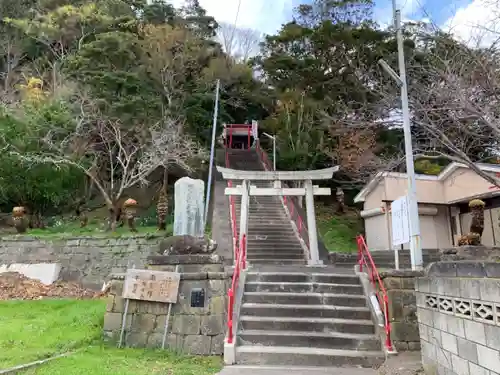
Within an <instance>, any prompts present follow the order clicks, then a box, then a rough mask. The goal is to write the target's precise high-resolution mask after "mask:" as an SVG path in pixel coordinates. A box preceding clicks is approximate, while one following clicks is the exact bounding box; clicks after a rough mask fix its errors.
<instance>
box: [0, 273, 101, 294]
mask: <svg viewBox="0 0 500 375" xmlns="http://www.w3.org/2000/svg"><path fill="white" fill-rule="evenodd" d="M102 296H103V293H101V292H96V291H95V290H90V289H84V288H82V287H80V286H79V285H77V284H75V283H66V282H56V283H54V284H52V285H45V284H43V283H41V282H40V281H38V280H33V279H30V278H28V277H26V276H23V275H21V274H19V273H17V272H6V273H2V274H0V301H6V300H12V299H17V300H36V299H44V298H76V299H92V298H100V297H102Z"/></svg>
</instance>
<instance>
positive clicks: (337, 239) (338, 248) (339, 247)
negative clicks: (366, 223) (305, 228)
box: [316, 204, 363, 253]
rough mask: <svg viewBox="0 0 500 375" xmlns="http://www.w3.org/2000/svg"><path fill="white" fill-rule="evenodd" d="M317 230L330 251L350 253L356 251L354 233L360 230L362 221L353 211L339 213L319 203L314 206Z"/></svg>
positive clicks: (356, 233)
mask: <svg viewBox="0 0 500 375" xmlns="http://www.w3.org/2000/svg"><path fill="white" fill-rule="evenodd" d="M316 217H317V220H318V231H319V234H320V236H321V239H322V240H323V243H324V244H325V246H326V248H327V249H328V250H329V251H331V252H343V253H351V252H356V251H357V246H356V235H358V234H359V233H361V232H362V229H363V223H362V221H361V220H360V219H359V217H358V215H357V213H356V212H354V211H347V212H346V213H345V214H343V215H340V214H337V213H335V212H334V211H333V209H332V208H331V207H326V206H324V205H321V204H319V205H318V206H317V207H316Z"/></svg>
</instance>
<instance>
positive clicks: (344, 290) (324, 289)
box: [245, 282, 363, 294]
mask: <svg viewBox="0 0 500 375" xmlns="http://www.w3.org/2000/svg"><path fill="white" fill-rule="evenodd" d="M245 292H295V293H299V292H302V293H333V294H362V293H363V287H362V286H361V285H360V284H331V283H312V282H304V283H286V282H284V283H269V282H247V283H245Z"/></svg>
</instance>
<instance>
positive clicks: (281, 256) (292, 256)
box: [247, 249, 304, 261]
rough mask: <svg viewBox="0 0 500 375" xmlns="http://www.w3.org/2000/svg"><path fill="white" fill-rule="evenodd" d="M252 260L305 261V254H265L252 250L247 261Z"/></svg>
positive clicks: (248, 251) (248, 252)
mask: <svg viewBox="0 0 500 375" xmlns="http://www.w3.org/2000/svg"><path fill="white" fill-rule="evenodd" d="M252 259H259V260H262V259H269V260H274V259H304V254H303V253H302V252H294V253H292V252H288V251H286V252H285V251H282V252H274V253H265V252H254V251H251V250H250V249H248V250H247V260H249V261H251V260H252Z"/></svg>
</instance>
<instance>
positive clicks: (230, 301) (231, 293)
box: [227, 234, 247, 344]
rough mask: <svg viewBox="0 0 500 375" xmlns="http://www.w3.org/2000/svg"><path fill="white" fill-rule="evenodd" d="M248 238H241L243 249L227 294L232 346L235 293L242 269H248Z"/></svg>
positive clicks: (229, 341)
mask: <svg viewBox="0 0 500 375" xmlns="http://www.w3.org/2000/svg"><path fill="white" fill-rule="evenodd" d="M246 248H247V237H246V234H244V235H243V237H242V238H241V249H240V251H237V252H236V254H237V255H236V258H237V259H236V264H235V266H234V273H233V279H232V281H231V288H230V289H229V290H228V292H227V296H228V302H227V303H228V306H227V313H228V317H227V332H228V334H227V342H228V344H232V343H233V341H234V325H233V312H234V293H235V292H236V288H237V286H238V281H239V279H240V273H241V270H242V269H245V268H246V258H247V255H246V254H247V251H246Z"/></svg>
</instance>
